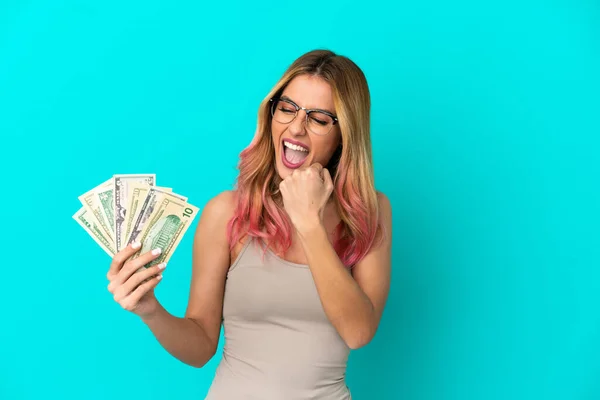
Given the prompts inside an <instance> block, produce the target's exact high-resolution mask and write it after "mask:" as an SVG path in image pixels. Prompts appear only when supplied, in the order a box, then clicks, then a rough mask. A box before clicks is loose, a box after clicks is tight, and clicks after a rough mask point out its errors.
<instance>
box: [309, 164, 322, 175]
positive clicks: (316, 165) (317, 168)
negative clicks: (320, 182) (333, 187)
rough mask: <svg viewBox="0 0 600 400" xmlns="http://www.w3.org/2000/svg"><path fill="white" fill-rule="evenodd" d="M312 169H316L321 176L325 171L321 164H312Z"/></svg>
mask: <svg viewBox="0 0 600 400" xmlns="http://www.w3.org/2000/svg"><path fill="white" fill-rule="evenodd" d="M310 168H314V169H315V170H316V171H317V172H318V173H319V175H321V172H322V171H323V165H321V163H318V162H316V163H314V164H311V166H310Z"/></svg>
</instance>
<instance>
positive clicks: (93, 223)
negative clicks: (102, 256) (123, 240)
mask: <svg viewBox="0 0 600 400" xmlns="http://www.w3.org/2000/svg"><path fill="white" fill-rule="evenodd" d="M73 219H74V220H75V221H77V223H78V224H79V225H81V227H83V229H84V230H85V231H86V232H87V233H88V234H89V235H90V236H91V237H92V239H94V240H95V241H96V243H98V245H100V247H101V248H102V250H104V251H105V252H106V253H107V254H108V255H109V256H111V257H113V256H114V255H115V254H116V251H115V247H114V244H113V242H112V241H111V240H109V239H108V238H107V237H106V236H105V234H104V230H103V229H102V227H101V226H100V222H98V220H97V219H96V216H95V215H94V214H93V213H92V212H90V211H89V210H88V209H87V208H86V207H81V208H80V209H79V210H78V211H77V212H76V213H75V214H73Z"/></svg>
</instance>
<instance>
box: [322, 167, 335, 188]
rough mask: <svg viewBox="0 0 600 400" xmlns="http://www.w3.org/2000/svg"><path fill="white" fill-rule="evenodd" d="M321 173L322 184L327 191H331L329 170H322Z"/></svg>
mask: <svg viewBox="0 0 600 400" xmlns="http://www.w3.org/2000/svg"><path fill="white" fill-rule="evenodd" d="M321 173H322V176H323V183H324V184H325V187H326V188H327V190H331V189H333V181H332V179H331V174H330V173H329V170H328V169H327V168H323V170H322V171H321Z"/></svg>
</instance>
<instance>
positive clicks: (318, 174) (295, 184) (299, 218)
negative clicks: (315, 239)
mask: <svg viewBox="0 0 600 400" xmlns="http://www.w3.org/2000/svg"><path fill="white" fill-rule="evenodd" d="M279 190H280V191H281V196H282V197H283V206H284V208H285V211H286V212H287V213H288V215H289V217H290V219H291V221H292V224H293V225H294V227H295V228H296V230H297V231H298V232H299V233H303V232H306V231H307V230H309V229H312V228H313V227H314V226H315V224H318V223H321V222H322V221H323V210H324V209H325V204H327V200H329V196H331V192H332V191H333V182H332V180H331V175H330V174H329V171H328V170H327V168H323V166H322V165H321V164H319V163H314V164H312V165H311V166H310V167H308V168H303V169H295V170H294V171H292V173H291V174H290V175H288V176H287V177H286V178H285V179H284V180H283V181H281V183H280V184H279Z"/></svg>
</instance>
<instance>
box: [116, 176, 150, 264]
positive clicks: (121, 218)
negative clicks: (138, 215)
mask: <svg viewBox="0 0 600 400" xmlns="http://www.w3.org/2000/svg"><path fill="white" fill-rule="evenodd" d="M134 183H145V184H147V185H150V186H154V185H155V183H156V174H120V175H113V185H114V188H115V190H114V203H115V211H114V218H115V228H114V232H115V234H114V236H115V237H114V239H115V246H116V249H117V252H118V251H119V250H121V249H122V248H123V247H124V245H123V244H124V242H125V237H124V233H125V232H124V228H125V218H126V215H127V208H126V207H127V194H128V191H129V186H130V185H132V184H134Z"/></svg>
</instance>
